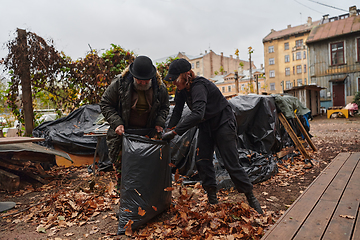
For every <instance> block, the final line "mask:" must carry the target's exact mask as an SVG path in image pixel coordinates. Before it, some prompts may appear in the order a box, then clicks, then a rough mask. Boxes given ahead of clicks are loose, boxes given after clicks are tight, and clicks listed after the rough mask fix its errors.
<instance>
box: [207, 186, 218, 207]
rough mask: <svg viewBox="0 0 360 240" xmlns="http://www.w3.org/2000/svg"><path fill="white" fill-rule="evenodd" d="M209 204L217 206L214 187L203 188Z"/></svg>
mask: <svg viewBox="0 0 360 240" xmlns="http://www.w3.org/2000/svg"><path fill="white" fill-rule="evenodd" d="M204 189H205V191H206V193H207V196H208V201H209V203H210V204H217V203H218V200H217V196H216V187H204Z"/></svg>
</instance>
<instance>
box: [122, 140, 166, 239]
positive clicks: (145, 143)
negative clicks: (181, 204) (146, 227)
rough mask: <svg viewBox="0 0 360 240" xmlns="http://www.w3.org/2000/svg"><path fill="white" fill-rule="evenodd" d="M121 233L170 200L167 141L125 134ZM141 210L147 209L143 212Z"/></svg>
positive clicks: (134, 226)
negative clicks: (126, 226) (127, 225)
mask: <svg viewBox="0 0 360 240" xmlns="http://www.w3.org/2000/svg"><path fill="white" fill-rule="evenodd" d="M121 164H122V165H121V168H122V169H121V190H120V208H119V226H118V235H121V234H124V233H125V230H126V228H125V225H126V224H127V223H128V222H129V221H130V220H131V221H133V223H132V225H131V228H132V229H136V228H138V227H140V226H141V225H142V224H144V223H146V222H148V221H149V220H150V219H151V218H153V217H155V216H156V215H158V214H160V213H161V212H163V211H164V210H166V209H168V208H169V207H170V204H171V191H166V190H165V189H167V188H168V187H171V168H170V166H169V164H170V147H169V144H168V143H167V142H164V141H159V140H152V139H149V138H146V137H143V136H139V135H134V134H124V137H123V148H122V162H121ZM139 210H141V211H143V210H144V211H145V214H144V215H142V214H141V212H139Z"/></svg>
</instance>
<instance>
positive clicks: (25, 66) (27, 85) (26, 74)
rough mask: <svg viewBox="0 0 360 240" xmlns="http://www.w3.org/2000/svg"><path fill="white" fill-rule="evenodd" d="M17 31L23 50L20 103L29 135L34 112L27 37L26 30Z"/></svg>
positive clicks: (32, 126) (29, 134) (26, 134)
mask: <svg viewBox="0 0 360 240" xmlns="http://www.w3.org/2000/svg"><path fill="white" fill-rule="evenodd" d="M17 32H18V43H19V45H20V46H21V49H22V50H23V54H22V56H21V57H22V60H21V66H20V67H21V76H20V79H21V88H22V104H23V111H24V120H25V136H31V134H32V130H33V128H34V124H33V121H34V113H33V106H32V95H31V80H30V62H29V59H28V51H27V38H26V30H23V29H17Z"/></svg>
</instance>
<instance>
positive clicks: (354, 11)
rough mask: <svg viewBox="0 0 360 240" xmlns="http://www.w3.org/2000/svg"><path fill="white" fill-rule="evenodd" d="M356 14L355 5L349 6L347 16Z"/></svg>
mask: <svg viewBox="0 0 360 240" xmlns="http://www.w3.org/2000/svg"><path fill="white" fill-rule="evenodd" d="M356 14H357V11H356V5H354V6H351V7H349V17H353V16H356Z"/></svg>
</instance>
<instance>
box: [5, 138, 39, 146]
mask: <svg viewBox="0 0 360 240" xmlns="http://www.w3.org/2000/svg"><path fill="white" fill-rule="evenodd" d="M41 141H45V138H33V137H6V138H0V144H11V143H23V142H41Z"/></svg>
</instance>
